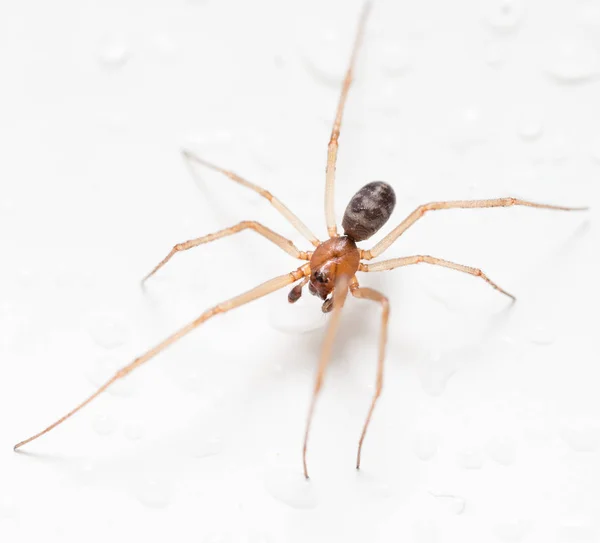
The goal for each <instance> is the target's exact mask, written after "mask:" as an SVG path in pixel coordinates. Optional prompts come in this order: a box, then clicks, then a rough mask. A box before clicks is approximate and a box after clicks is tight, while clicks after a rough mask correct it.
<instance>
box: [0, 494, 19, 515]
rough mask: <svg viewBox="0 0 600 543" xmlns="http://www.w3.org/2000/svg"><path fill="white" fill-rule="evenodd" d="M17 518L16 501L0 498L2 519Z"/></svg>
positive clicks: (5, 497) (6, 497)
mask: <svg viewBox="0 0 600 543" xmlns="http://www.w3.org/2000/svg"><path fill="white" fill-rule="evenodd" d="M16 516H17V506H16V504H15V502H14V500H13V499H12V498H11V497H9V496H5V495H3V496H0V519H8V518H15V517H16Z"/></svg>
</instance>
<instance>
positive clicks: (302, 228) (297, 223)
mask: <svg viewBox="0 0 600 543" xmlns="http://www.w3.org/2000/svg"><path fill="white" fill-rule="evenodd" d="M182 153H183V156H184V157H185V158H186V159H187V160H190V161H193V162H197V163H198V164H201V165H202V166H205V167H206V168H209V169H211V170H214V171H215V172H220V173H222V174H223V175H226V176H227V177H229V179H231V180H232V181H235V182H236V183H239V184H240V185H243V186H244V187H247V188H249V189H250V190H253V191H254V192H256V193H257V194H260V195H261V196H262V197H263V198H266V199H267V200H268V201H269V202H271V205H272V206H273V207H274V208H275V209H276V210H277V211H279V213H281V214H282V215H283V216H284V217H285V218H286V219H287V220H288V222H289V223H290V224H291V225H292V226H293V227H294V228H295V229H296V230H298V232H300V234H302V236H303V237H305V238H306V239H307V240H308V241H310V243H312V244H313V245H314V246H315V247H318V246H319V244H320V243H321V242H320V241H319V240H318V239H317V236H315V235H314V234H313V233H312V232H311V231H310V230H309V228H308V226H306V225H305V224H304V223H303V222H302V221H301V220H300V219H299V218H298V217H297V216H296V215H295V214H294V213H292V212H291V211H290V210H289V208H288V207H287V206H285V205H284V204H283V203H281V201H280V200H279V199H277V198H275V196H273V195H272V194H271V193H270V192H269V191H268V190H265V189H263V188H262V187H259V186H258V185H255V184H254V183H251V182H250V181H248V180H246V179H244V178H243V177H240V176H239V175H237V174H236V173H234V172H231V171H229V170H225V169H223V168H220V167H219V166H215V165H214V164H211V163H210V162H207V161H206V160H204V159H202V158H200V157H199V156H197V155H196V154H194V153H192V152H191V151H188V150H187V149H185V150H183V151H182Z"/></svg>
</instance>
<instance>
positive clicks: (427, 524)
mask: <svg viewBox="0 0 600 543" xmlns="http://www.w3.org/2000/svg"><path fill="white" fill-rule="evenodd" d="M413 534H414V536H415V542H416V543H437V541H439V539H438V529H437V526H436V525H435V524H434V523H433V522H432V521H426V520H421V521H417V522H415V523H414V525H413Z"/></svg>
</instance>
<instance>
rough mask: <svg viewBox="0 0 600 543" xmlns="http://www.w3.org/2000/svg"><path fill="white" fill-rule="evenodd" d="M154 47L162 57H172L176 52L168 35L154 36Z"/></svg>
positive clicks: (175, 47) (173, 43)
mask: <svg viewBox="0 0 600 543" xmlns="http://www.w3.org/2000/svg"><path fill="white" fill-rule="evenodd" d="M153 41H154V45H155V46H156V48H157V49H158V50H159V51H160V52H161V53H162V54H163V55H172V54H173V53H175V52H176V51H177V45H176V44H175V42H174V41H173V38H171V36H169V35H168V34H157V35H156V36H154V40H153Z"/></svg>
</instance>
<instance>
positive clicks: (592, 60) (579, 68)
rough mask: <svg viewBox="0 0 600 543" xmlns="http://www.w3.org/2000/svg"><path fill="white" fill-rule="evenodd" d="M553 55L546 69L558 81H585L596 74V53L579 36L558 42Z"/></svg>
mask: <svg viewBox="0 0 600 543" xmlns="http://www.w3.org/2000/svg"><path fill="white" fill-rule="evenodd" d="M554 57H555V58H554V60H553V61H552V62H551V64H550V66H549V67H548V70H547V71H548V74H549V75H550V76H551V77H553V78H554V79H555V80H556V81H558V82H561V83H585V82H589V81H592V80H595V79H596V78H597V76H598V72H599V63H598V53H597V51H596V49H595V48H594V47H592V46H591V45H590V44H589V43H587V42H585V41H582V40H581V39H579V38H575V39H570V40H563V41H561V42H559V43H558V45H557V51H556V52H555V53H554Z"/></svg>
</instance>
